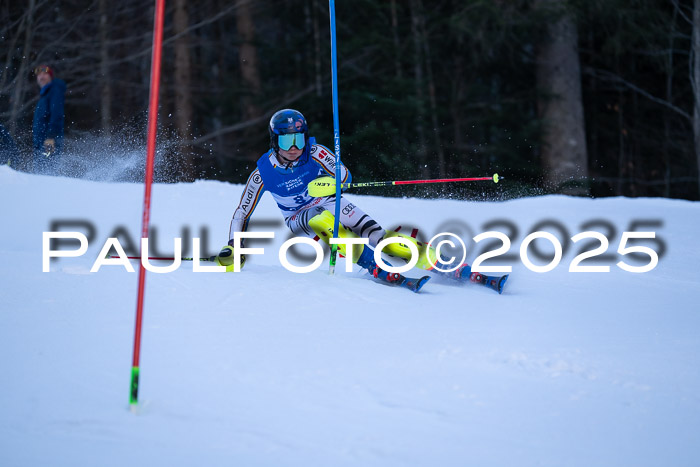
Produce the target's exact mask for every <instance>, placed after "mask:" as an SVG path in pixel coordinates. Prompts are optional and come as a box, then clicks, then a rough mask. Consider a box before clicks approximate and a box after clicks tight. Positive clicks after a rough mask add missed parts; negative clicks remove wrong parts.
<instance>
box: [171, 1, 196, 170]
mask: <svg viewBox="0 0 700 467" xmlns="http://www.w3.org/2000/svg"><path fill="white" fill-rule="evenodd" d="M188 26H189V15H188V14H187V0H175V11H174V14H173V33H174V34H175V36H176V37H177V38H176V39H175V74H174V78H175V112H174V113H175V126H176V128H177V133H178V137H179V144H178V150H177V152H178V164H177V166H178V169H179V170H180V174H182V178H183V179H184V180H187V181H191V180H194V173H195V170H194V161H193V160H192V147H191V145H190V144H189V141H190V140H191V139H192V128H191V126H192V115H193V112H192V71H191V68H190V67H191V60H190V45H191V44H190V39H189V34H188V33H187V32H186V31H187V27H188Z"/></svg>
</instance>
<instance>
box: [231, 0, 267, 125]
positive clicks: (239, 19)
mask: <svg viewBox="0 0 700 467" xmlns="http://www.w3.org/2000/svg"><path fill="white" fill-rule="evenodd" d="M236 28H237V29H238V35H239V37H240V40H241V45H240V48H239V50H238V61H239V64H240V67H241V77H242V78H243V82H244V83H245V84H246V86H247V88H248V89H247V90H246V91H247V92H245V93H244V96H243V110H244V119H245V120H252V119H254V118H256V117H258V116H259V115H260V113H261V112H260V110H259V109H258V107H257V105H256V104H255V99H254V96H257V95H259V94H260V90H261V89H262V86H261V83H260V73H259V71H258V52H257V48H256V46H255V23H254V22H253V14H252V13H251V10H250V2H241V3H240V4H239V6H238V8H236Z"/></svg>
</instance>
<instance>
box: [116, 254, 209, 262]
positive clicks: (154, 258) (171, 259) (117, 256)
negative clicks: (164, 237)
mask: <svg viewBox="0 0 700 467" xmlns="http://www.w3.org/2000/svg"><path fill="white" fill-rule="evenodd" d="M107 258H119V255H108V256H107ZM126 258H127V259H141V257H140V256H127V257H126ZM146 259H148V260H149V261H175V258H167V257H164V256H149V257H148V258H146ZM180 259H181V260H182V261H194V258H180ZM199 260H200V261H216V256H209V257H207V258H199Z"/></svg>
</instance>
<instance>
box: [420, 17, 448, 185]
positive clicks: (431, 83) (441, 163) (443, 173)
mask: <svg viewBox="0 0 700 467" xmlns="http://www.w3.org/2000/svg"><path fill="white" fill-rule="evenodd" d="M421 35H422V36H423V51H424V52H425V70H426V75H427V78H428V97H429V102H430V122H431V123H432V124H433V136H435V150H436V151H437V165H438V174H439V175H440V178H445V177H447V170H446V167H445V150H444V149H443V147H442V139H441V138H440V124H439V122H438V115H437V96H436V92H435V79H434V78H433V68H432V65H431V63H430V57H431V53H430V41H429V39H428V34H426V31H425V20H424V19H423V17H421Z"/></svg>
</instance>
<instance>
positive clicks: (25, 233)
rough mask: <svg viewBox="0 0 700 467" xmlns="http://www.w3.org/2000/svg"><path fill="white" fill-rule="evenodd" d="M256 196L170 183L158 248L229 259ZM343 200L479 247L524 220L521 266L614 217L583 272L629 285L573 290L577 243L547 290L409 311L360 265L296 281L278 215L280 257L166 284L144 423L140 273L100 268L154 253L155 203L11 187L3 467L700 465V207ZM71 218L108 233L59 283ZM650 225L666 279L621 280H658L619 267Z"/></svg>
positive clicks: (99, 190)
mask: <svg viewBox="0 0 700 467" xmlns="http://www.w3.org/2000/svg"><path fill="white" fill-rule="evenodd" d="M240 192H241V186H236V185H230V184H226V183H221V182H214V181H199V182H196V183H193V184H172V185H156V186H155V187H154V191H153V198H152V199H153V205H152V206H153V209H152V217H151V224H152V225H153V226H156V227H157V240H158V245H157V246H158V250H159V251H163V252H172V246H171V245H172V239H173V238H174V237H179V236H181V233H182V231H183V227H188V228H189V229H190V233H191V235H190V236H200V232H201V229H202V228H204V229H208V246H207V248H208V250H209V251H208V252H207V253H208V254H213V253H214V252H216V250H218V248H219V247H220V245H222V244H224V243H225V242H226V240H227V235H228V224H229V220H230V216H231V214H232V212H233V209H234V207H235V205H236V203H237V201H238V198H239V196H240ZM347 196H348V197H349V198H350V199H351V200H353V202H356V203H357V204H358V205H359V206H361V207H362V208H363V209H364V210H365V211H367V212H369V213H370V214H371V215H372V216H374V217H375V218H376V219H377V220H379V221H380V222H381V223H382V224H383V225H384V226H385V227H396V226H398V225H403V226H404V231H405V229H406V228H410V227H419V228H420V229H421V234H422V235H424V236H425V237H428V236H432V235H433V234H435V233H437V232H438V231H441V230H449V228H453V229H462V232H461V233H459V234H460V235H464V238H465V239H466V240H468V239H469V238H470V237H472V236H474V235H476V234H478V233H481V232H483V231H486V230H488V229H487V228H484V227H485V226H487V224H488V223H489V222H493V221H498V220H509V221H511V222H512V223H514V224H515V225H516V226H517V229H518V232H517V235H514V236H513V238H511V240H512V248H511V252H512V253H515V254H517V253H518V251H519V246H520V243H521V241H522V239H523V238H524V237H525V235H526V234H527V233H529V232H531V231H532V227H533V226H535V225H536V224H537V223H538V222H540V221H543V220H548V219H549V220H552V219H554V220H557V221H559V222H560V223H561V224H562V225H564V226H565V227H566V229H567V231H568V234H569V236H573V235H574V234H576V233H579V232H582V231H583V230H585V229H584V228H583V227H582V226H583V225H584V224H586V223H587V222H590V221H594V220H597V221H598V222H599V224H600V221H601V220H602V221H605V222H607V223H608V224H612V225H613V226H614V227H615V229H616V232H615V233H616V235H615V237H614V238H611V239H610V247H609V250H608V251H609V253H612V254H613V256H612V257H611V259H609V260H607V261H606V262H605V263H590V262H585V263H583V264H608V265H610V266H611V272H609V273H572V272H569V271H568V265H569V264H570V262H571V260H572V259H573V257H574V256H575V255H576V254H577V252H578V251H579V250H580V245H578V244H577V245H576V246H575V247H574V246H571V247H570V248H569V249H568V251H567V253H566V254H565V255H564V258H563V260H562V263H561V264H560V265H559V266H558V267H557V268H556V269H554V270H553V271H551V272H548V273H536V272H532V271H530V270H529V269H527V268H526V267H525V266H524V265H523V263H522V262H521V261H520V260H519V259H517V258H516V259H514V260H512V261H510V262H509V264H512V266H513V273H512V275H511V278H510V280H509V282H508V284H507V287H506V290H505V292H504V294H503V295H498V294H497V293H495V292H493V291H491V290H488V289H486V288H484V287H479V286H475V285H471V284H469V285H466V286H457V285H454V284H450V283H447V282H444V281H440V280H439V279H438V278H436V279H433V280H431V281H430V282H429V283H428V284H427V285H426V286H425V288H424V289H423V291H421V292H420V293H419V294H413V293H411V292H409V291H407V290H405V289H397V288H392V287H390V286H386V285H383V284H379V283H376V282H375V281H374V280H372V279H371V278H369V276H368V275H366V274H364V273H363V272H362V271H360V270H359V269H357V268H355V270H354V272H352V273H346V272H344V270H343V269H344V268H343V266H344V263H343V261H341V262H340V263H339V267H338V270H337V273H336V276H332V277H331V276H329V275H328V273H327V263H326V262H324V263H323V266H322V267H321V268H319V269H318V270H316V271H314V272H312V273H308V274H295V273H292V272H289V271H287V270H285V269H284V268H283V267H282V266H281V265H280V263H279V260H278V258H277V251H278V249H279V246H280V245H281V243H282V242H283V241H284V240H286V239H287V238H289V234H288V232H287V231H286V229H285V227H284V226H283V225H282V223H281V221H280V218H279V214H278V211H277V208H276V206H275V205H274V203H273V201H272V199H271V197H269V195H266V196H265V197H264V199H263V200H262V202H261V204H260V205H259V206H258V210H257V211H256V214H255V219H256V220H258V221H260V222H259V223H258V224H256V225H255V226H254V229H253V230H258V231H273V232H274V233H275V239H274V240H273V241H268V242H261V243H260V245H261V246H263V247H264V248H265V252H266V253H265V255H256V256H250V257H249V261H248V264H246V266H245V268H244V270H243V271H242V272H241V273H239V274H234V273H227V274H223V273H214V274H212V273H194V272H193V271H192V263H191V262H189V263H188V262H183V265H182V266H181V267H180V269H178V270H177V271H175V272H173V273H169V274H154V273H148V275H147V283H146V304H145V316H144V327H143V345H142V354H141V355H142V356H141V365H140V366H141V391H140V401H141V402H140V406H139V412H138V414H133V413H131V412H130V411H129V410H128V388H129V380H130V367H131V358H132V346H133V332H134V316H135V308H136V307H135V305H136V289H137V279H138V277H137V276H138V275H137V274H134V273H128V272H126V271H125V269H124V268H123V267H121V266H113V265H111V266H102V267H101V269H100V270H99V272H96V273H90V272H89V270H90V268H91V267H92V264H93V262H94V261H95V259H96V257H97V255H98V253H99V251H100V249H101V248H102V245H103V244H104V242H105V240H106V239H107V238H108V237H109V236H112V235H111V234H112V233H113V232H114V231H115V230H118V229H119V228H121V227H123V228H124V229H125V231H126V232H127V233H128V236H129V237H130V238H131V239H132V240H133V239H137V238H138V237H139V236H140V225H141V206H142V203H143V187H142V186H141V185H139V184H127V183H107V182H91V181H85V180H77V179H70V178H60V177H44V176H35V175H28V174H24V173H19V172H14V171H12V170H10V169H8V168H4V167H1V168H0V199H2V200H3V203H2V208H0V211H1V212H2V220H3V229H2V242H0V255H1V257H2V261H1V262H0V283H1V284H2V287H1V288H0V303H1V304H2V305H0V307H1V312H0V342H1V344H0V345H1V346H2V347H1V348H2V353H1V354H0V355H1V356H0V374H2V375H3V384H2V390H1V391H0V414H2V415H1V416H0V465H2V466H40V465H51V466H76V465H80V466H96V465H99V466H125V465H130V466H141V465H143V466H145V465H149V466H151V465H182V466H190V465H207V466H225V465H230V466H233V465H235V466H256V465H271V466H289V465H294V466H317V465H318V466H320V465H324V466H467V465H469V466H471V465H473V466H492V465H493V466H514V465H518V466H534V465H538V466H539V465H542V466H560V465H561V466H627V465H629V466H693V465H694V466H697V465H700V449H698V445H699V443H698V439H700V437H699V435H700V332H699V331H700V310H699V307H698V305H697V302H698V298H699V297H700V267H699V265H698V260H699V259H700V254H699V253H700V251H699V249H700V248H699V247H698V242H697V240H696V238H697V233H698V231H700V204H699V203H693V202H686V201H679V200H667V199H624V198H612V199H596V200H592V199H582V198H570V197H562V196H546V197H538V198H528V199H519V200H513V201H508V202H499V203H495V202H478V203H477V202H463V201H453V200H422V199H389V198H378V197H366V196H360V195H355V194H352V193H350V194H348V195H347ZM57 220H63V221H65V220H74V221H75V220H83V221H85V222H88V223H89V224H91V225H92V226H93V227H94V228H95V235H94V239H93V240H92V242H91V243H90V248H89V250H88V252H87V253H86V254H85V255H84V256H82V257H78V258H61V259H57V260H54V261H52V263H51V272H48V273H44V272H42V232H44V231H49V230H50V229H51V226H52V223H53V222H55V221H57ZM634 220H647V221H648V220H651V221H654V222H657V224H655V225H656V226H655V227H654V228H651V229H650V228H639V229H638V230H653V231H655V232H656V235H657V238H659V239H660V240H661V241H662V242H663V244H664V245H665V248H666V251H665V253H664V254H663V255H662V257H661V259H660V261H659V264H658V266H657V267H656V268H655V269H654V270H653V271H651V272H648V273H643V274H634V273H630V272H625V271H623V270H621V269H619V268H618V267H617V266H615V263H616V262H617V261H619V260H622V259H624V260H625V261H628V262H629V263H630V264H636V265H641V264H643V263H644V261H640V262H636V263H635V262H634V261H632V260H629V259H626V258H627V257H624V258H623V257H622V256H620V255H617V254H616V253H615V252H616V251H617V248H618V244H619V239H620V235H621V232H623V231H625V230H629V229H628V227H629V224H630V222H632V221H634ZM599 227H600V226H599ZM467 228H469V229H471V232H470V233H469V235H466V234H465V232H466V231H467ZM495 229H496V230H503V229H505V230H503V231H504V232H506V233H508V234H509V235H511V234H514V232H508V231H507V230H508V229H507V228H506V227H503V226H502V225H501V228H500V229H499V228H498V227H495ZM61 230H83V231H84V228H77V229H76V228H70V227H67V228H66V227H62V228H61ZM542 230H546V229H542ZM602 231H603V232H604V233H605V230H604V229H603V230H602ZM123 232H124V231H122V233H123ZM552 232H553V233H555V234H556V235H557V236H558V237H559V238H563V236H562V235H561V234H557V231H556V230H552ZM206 233H207V232H205V234H206ZM456 233H457V232H456ZM537 242H539V245H540V249H542V250H546V248H545V245H546V242H543V241H541V240H538V241H537ZM188 243H189V241H186V246H187V248H189V250H190V251H191V246H190V245H189V244H188ZM647 245H651V246H652V247H654V246H655V245H656V249H660V248H661V246H660V245H661V244H660V243H647ZM479 246H481V245H479ZM470 247H471V251H472V253H470V254H469V256H468V259H469V260H470V261H471V260H473V259H474V256H475V254H476V253H473V251H474V243H473V242H472V243H471V244H470ZM303 248H307V250H303ZM303 248H301V249H300V251H303V252H304V253H305V254H306V253H309V252H310V248H309V247H303ZM533 261H535V260H533ZM535 262H537V261H535ZM545 262H546V261H545ZM133 264H134V266H135V267H136V268H137V269H138V267H137V266H138V265H137V262H136V261H134V262H133ZM203 264H205V265H206V263H203ZM539 264H544V262H542V261H540V262H539ZM419 273H420V271H413V274H410V275H416V274H419Z"/></svg>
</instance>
